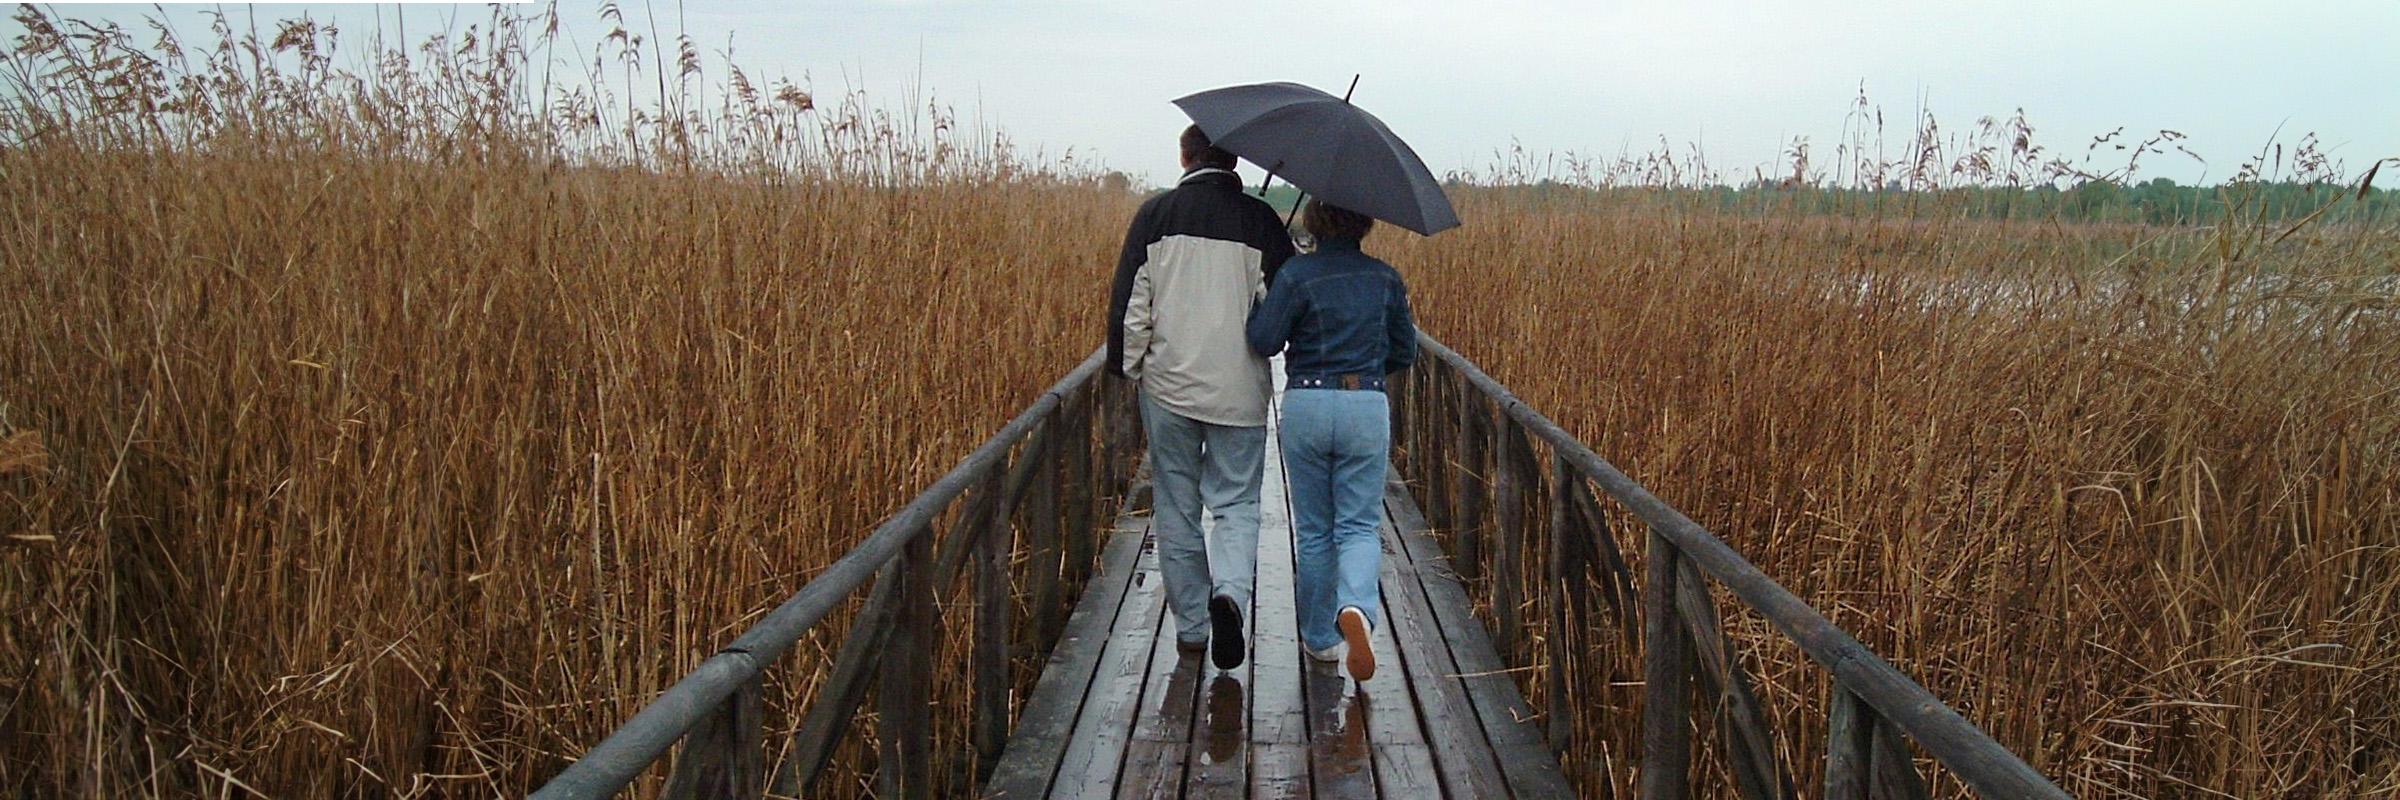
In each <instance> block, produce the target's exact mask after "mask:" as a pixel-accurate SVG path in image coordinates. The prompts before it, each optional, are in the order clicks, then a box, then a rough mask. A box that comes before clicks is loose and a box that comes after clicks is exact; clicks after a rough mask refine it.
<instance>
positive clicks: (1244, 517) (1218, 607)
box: [1108, 125, 1292, 669]
mask: <svg viewBox="0 0 2400 800" xmlns="http://www.w3.org/2000/svg"><path fill="white" fill-rule="evenodd" d="M1182 150H1183V169H1184V173H1183V179H1182V180H1181V181H1179V182H1177V183H1176V185H1175V188H1173V189H1170V190H1168V191H1167V192H1166V193H1165V194H1161V195H1159V196H1157V197H1154V198H1151V199H1150V201H1149V202H1147V203H1143V204H1142V209H1141V211H1140V212H1139V213H1136V214H1135V215H1134V217H1133V225H1132V226H1131V227H1130V228H1129V229H1127V230H1126V232H1125V251H1124V254H1123V255H1122V256H1120V257H1119V258H1118V260H1117V279H1116V286H1115V288H1114V290H1113V291H1112V292H1111V293H1110V296H1109V314H1108V316H1109V329H1108V369H1109V372H1111V373H1113V374H1115V375H1117V376H1118V377H1122V378H1129V379H1132V380H1134V381H1137V382H1139V383H1140V384H1141V392H1140V394H1141V405H1142V429H1143V432H1144V433H1145V434H1147V436H1148V438H1149V440H1150V475H1151V505H1152V506H1153V507H1154V513H1153V514H1152V517H1151V529H1152V530H1153V531H1154V532H1155V533H1156V535H1157V537H1158V561H1159V571H1160V572H1161V573H1163V574H1164V576H1165V578H1166V584H1167V585H1166V589H1167V607H1168V609H1169V610H1171V611H1173V612H1174V614H1175V620H1176V623H1177V624H1176V634H1175V643H1176V645H1177V646H1178V647H1180V648H1182V649H1183V650H1184V651H1185V652H1195V651H1198V650H1200V649H1201V648H1203V647H1206V648H1207V649H1208V650H1209V654H1210V658H1211V660H1213V661H1215V662H1216V665H1217V668H1218V669H1232V668H1234V667H1238V666H1241V664H1242V660H1243V659H1244V658H1246V657H1247V656H1248V654H1249V641H1248V639H1247V638H1246V637H1244V636H1243V635H1242V620H1243V619H1244V618H1245V617H1246V616H1247V613H1246V612H1247V610H1248V609H1249V607H1250V598H1251V588H1252V585H1253V582H1254V581H1253V579H1254V577H1255V573H1256V572H1257V565H1258V482H1259V475H1260V473H1261V472H1262V470H1263V467H1264V451H1265V449H1266V443H1267V428H1266V425H1267V398H1268V396H1269V395H1270V394H1272V393H1273V392H1274V387H1273V385H1272V378H1271V377H1270V376H1269V375H1268V373H1267V362H1266V359H1263V358H1260V357H1258V356H1257V355H1255V354H1253V353H1251V352H1250V347H1249V344H1248V343H1247V342H1246V341H1245V340H1244V338H1243V332H1242V329H1243V325H1244V324H1245V323H1246V322H1247V320H1248V319H1249V316H1250V307H1251V306H1252V305H1254V304H1256V303H1257V302H1258V299H1259V297H1260V296H1261V295H1263V294H1265V292H1266V286H1267V284H1268V283H1269V282H1271V281H1273V280H1274V278H1275V270H1276V269H1278V268H1280V267H1282V266H1283V262H1284V259H1287V258H1290V257H1291V256H1292V239H1291V236H1290V234H1288V233H1287V232H1285V230H1284V227H1283V221H1282V220H1280V219H1277V218H1276V216H1275V211H1274V209H1272V208H1269V207H1268V206H1267V204H1266V202H1265V201H1263V200H1259V199H1258V198H1255V197H1251V196H1249V195H1245V194H1243V193H1242V184H1241V179H1240V178H1238V177H1236V176H1235V175H1234V173H1233V166H1234V160H1233V154H1231V153H1227V152H1225V151H1224V150H1220V149H1217V148H1216V147H1215V146H1213V145H1211V144H1210V143H1209V140H1208V135H1207V134H1205V133H1202V132H1201V131H1200V127H1199V126H1197V125H1195V126H1192V127H1189V128H1185V129H1184V131H1183V139H1182ZM1203 507H1205V508H1206V509H1207V510H1208V512H1209V514H1210V515H1211V516H1212V518H1213V519H1214V521H1215V522H1216V530H1215V535H1214V536H1211V537H1208V541H1206V542H1203V541H1202V536H1201V532H1200V511H1201V509H1202V508H1203ZM1212 567H1213V569H1212Z"/></svg>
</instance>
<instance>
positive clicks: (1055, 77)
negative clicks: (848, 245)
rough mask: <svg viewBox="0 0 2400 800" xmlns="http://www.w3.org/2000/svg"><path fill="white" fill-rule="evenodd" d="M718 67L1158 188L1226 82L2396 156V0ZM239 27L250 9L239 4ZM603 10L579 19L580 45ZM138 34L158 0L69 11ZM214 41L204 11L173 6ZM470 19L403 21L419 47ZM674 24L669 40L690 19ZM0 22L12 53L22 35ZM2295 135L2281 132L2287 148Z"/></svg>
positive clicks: (1593, 20)
mask: <svg viewBox="0 0 2400 800" xmlns="http://www.w3.org/2000/svg"><path fill="white" fill-rule="evenodd" d="M626 6H627V8H626V15H627V17H628V18H629V19H630V21H632V22H634V23H637V24H642V25H644V26H645V27H646V23H647V20H646V15H647V14H648V12H649V11H651V10H655V11H656V13H657V14H658V16H659V17H660V23H659V27H660V29H661V30H662V31H664V32H665V34H666V36H667V37H669V38H672V36H673V31H674V30H676V29H677V28H678V27H681V28H683V29H684V30H687V31H688V32H689V33H690V34H691V35H692V36H693V37H694V38H695V39H696V40H697V41H698V42H700V43H701V45H702V47H703V48H704V49H705V50H707V51H710V52H711V53H714V52H715V51H718V50H721V49H723V48H724V47H725V46H726V44H727V42H728V41H730V42H731V44H732V46H733V48H734V50H735V57H736V60H737V61H739V62H740V63H741V64H742V65H743V66H744V68H745V69H746V70H747V71H749V72H751V73H752V74H759V73H766V74H785V75H791V76H793V77H796V78H797V77H803V76H805V77H806V78H807V79H808V80H809V83H810V84H812V86H813V88H815V89H816V90H817V91H819V92H820V93H831V92H836V91H840V90H842V89H843V88H845V87H857V88H864V89H866V90H867V91H868V92H869V93H871V94H873V95H876V96H878V97H881V98H885V99H887V100H889V101H892V102H897V101H898V100H899V99H900V98H901V97H902V96H903V95H904V94H905V92H906V91H907V90H908V89H910V88H911V87H922V88H923V89H924V90H926V91H929V92H931V93H932V94H933V95H934V96H936V97H938V98H942V99H946V100H948V101H949V102H951V103H952V104H953V105H954V106H955V107H956V108H957V109H958V111H959V112H960V113H961V114H962V115H964V116H968V117H970V118H974V117H980V118H981V119H982V120H984V121H986V122H988V123H990V124H994V125H997V126H999V127H1001V128H1003V129H1005V130H1007V131H1009V132H1010V133H1011V134H1012V135H1013V137H1014V138H1015V139H1016V140H1018V141H1019V142H1020V143H1022V144H1024V145H1027V146H1038V147H1042V148H1044V149H1046V150H1048V151H1050V152H1053V153H1055V152H1058V151H1061V150H1064V149H1066V148H1069V147H1072V148H1074V149H1075V151H1076V152H1077V153H1078V154H1079V155H1083V156H1087V157H1091V158H1094V159H1096V160H1098V161H1101V162H1104V163H1106V164H1107V165H1109V166H1112V167H1115V168H1118V169H1123V170H1125V171H1127V172H1130V173H1133V174H1135V175H1136V176H1139V177H1142V178H1145V179H1147V180H1148V181H1150V182H1164V181H1165V180H1167V179H1169V178H1171V177H1172V173H1173V172H1174V170H1175V164H1174V156H1173V149H1172V148H1173V144H1172V140H1173V137H1174V134H1175V133H1176V131H1178V130H1179V129H1180V128H1181V126H1182V124H1183V117H1182V116H1181V114H1180V113H1179V112H1177V110H1176V109H1175V107H1174V106H1172V105H1171V104H1169V103H1168V100H1170V99H1171V98H1174V97H1176V96H1179V95H1182V94H1185V93H1188V92H1192V91H1197V90H1200V89H1206V88H1211V87H1216V86H1222V85H1226V84H1233V83H1247V82H1254V81H1266V80H1296V81H1300V82H1303V83H1309V84H1313V85H1316V86H1319V87H1321V88H1326V89H1328V90H1330V91H1334V92H1339V91H1340V90H1341V89H1342V87H1343V86H1344V85H1345V84H1347V83H1348V81H1349V79H1350V76H1351V75H1352V74H1354V73H1356V74H1360V75H1363V79H1362V80H1361V82H1360V84H1359V87H1358V94H1357V101H1358V102H1359V103H1360V104H1361V105H1363V106H1364V107H1366V108H1368V109H1370V110H1372V111H1374V112H1376V113H1377V114H1378V115H1379V116H1381V117H1382V118H1383V119H1384V120H1385V121H1386V122H1387V123H1389V124H1390V125H1391V126H1392V128H1393V129H1394V130H1396V131H1398V132H1399V133H1400V134H1401V135H1402V136H1404V137H1406V138H1407V139H1409V140H1410V141H1411V142H1412V143H1413V144H1414V145H1415V146H1416V147H1417V149H1418V151H1419V153H1421V154H1422V155H1423V156H1424V157H1425V160H1426V161H1427V163H1428V164H1429V165H1430V166H1432V167H1433V169H1434V171H1435V172H1437V173H1441V172H1446V171H1449V170H1453V169H1465V170H1472V171H1479V170H1481V169H1482V168H1484V167H1486V166H1488V165H1489V164H1491V163H1493V161H1494V159H1495V153H1496V152H1497V151H1499V150H1502V149H1505V148H1507V147H1509V146H1510V144H1511V143H1512V142H1516V143H1522V144H1523V145H1524V146H1525V147H1526V148H1527V149H1529V150H1532V151H1536V152H1548V151H1565V150H1572V151H1580V152H1585V153H1596V154H1603V155H1609V154H1615V153H1618V152H1620V151H1625V150H1634V151H1642V150H1651V149H1655V148H1656V147H1657V145H1658V143H1659V142H1660V140H1661V138H1662V137H1663V138H1664V140H1665V141H1667V142H1669V143H1672V144H1673V145H1675V146H1676V147H1677V148H1679V149H1680V148H1684V147H1687V146H1690V145H1694V144H1697V145H1699V146H1700V147H1701V148H1702V149H1703V150H1704V151H1705V152H1706V153H1707V154H1708V157H1709V161H1710V163H1711V164H1712V165H1713V166H1715V167H1717V168H1719V169H1721V170H1723V171H1725V172H1727V173H1733V174H1735V175H1737V176H1746V175H1747V174H1748V173H1749V171H1750V168H1751V167H1752V166H1754V165H1759V166H1765V165H1771V164H1772V163H1773V162H1774V161H1775V160H1776V158H1777V155H1778V153H1779V152H1781V150H1782V149H1783V147H1784V145H1785V144H1787V143H1788V142H1789V141H1790V140H1791V139H1792V138H1793V137H1797V136H1807V137H1810V138H1811V139H1812V140H1813V141H1814V142H1815V143H1816V147H1817V148H1818V150H1819V153H1820V155H1819V156H1818V157H1819V159H1820V161H1821V163H1822V161H1824V160H1829V159H1828V158H1827V157H1828V156H1829V155H1830V149H1831V147H1832V145H1833V144H1834V143H1835V142H1836V141H1837V140H1838V139H1839V138H1840V133H1841V129H1842V120H1843V117H1844V115H1845V113H1846V112H1847V111H1848V108H1849V105H1850V102H1851V99H1852V98H1853V97H1854V96H1855V95H1856V93H1857V91H1858V89H1859V86H1860V84H1861V83H1862V82H1863V83H1864V84H1865V88H1866V91H1867V93H1868V94H1869V96H1870V97H1871V98H1872V99H1873V100H1874V101H1875V102H1876V103H1878V104H1880V105H1881V106H1883V108H1884V111H1885V116H1886V119H1887V124H1888V125H1890V126H1892V127H1893V128H1894V129H1896V131H1897V132H1894V133H1891V134H1890V135H1889V138H1891V139H1895V140H1898V141H1900V142H1905V140H1906V138H1907V134H1906V132H1905V126H1906V124H1907V123H1906V120H1908V119H1909V118H1910V117H1911V116H1912V114H1913V113H1914V110H1915V107H1916V105H1917V103H1918V102H1919V101H1920V98H1921V99H1922V102H1924V104H1925V105H1926V108H1927V109H1928V110H1930V111H1931V112H1933V114H1934V115H1935V117H1936V118H1938V119H1939V120H1941V121H1942V123H1943V124H1944V125H1945V126H1946V127H1948V128H1965V127H1967V126H1969V125H1971V124H1972V123H1973V122H1974V120H1975V119H1976V118H1977V117H1981V116H1984V115H1998V116H2006V115H2008V114H2010V113H2012V112H2013V111H2014V110H2016V109H2018V108H2020V107H2021V108H2023V109H2024V110H2025V112H2026V114H2027V115H2028V117H2030V118H2031V120H2032V121H2033V123H2034V125H2035V126H2036V129H2037V139H2038V140H2040V141H2043V142H2046V143H2047V144H2048V145H2049V146H2050V147H2051V148H2052V149H2053V150H2066V151H2073V152H2077V153H2080V152H2081V151H2082V149H2083V145H2084V143H2085V142H2086V141H2088V139H2089V138H2090V137H2092V136H2094V135H2097V134H2100V133H2105V132H2107V131H2109V130H2110V129H2113V128H2117V127H2119V126H2123V127H2125V128H2127V129H2128V131H2129V132H2135V133H2140V132H2147V131H2154V130H2158V129H2162V128H2163V129H2174V130H2177V131H2181V132H2183V133H2185V134H2188V135H2189V136H2190V137H2191V138H2190V142H2189V145H2190V147H2191V148H2192V149H2193V150H2195V151H2197V152H2198V153H2199V154H2201V155H2202V156H2203V157H2205V158H2206V159H2207V161H2208V163H2207V164H2206V165H2202V164H2199V163H2195V162H2192V161H2190V160H2189V159H2182V158H2173V159H2170V158H2157V159H2155V160H2154V161H2153V162H2152V163H2151V164H2150V165H2149V166H2148V167H2147V168H2146V169H2145V171H2144V172H2145V176H2162V175H2163V176H2166V177H2171V178H2175V179H2178V180H2183V181H2191V180H2194V179H2200V178H2203V177H2205V178H2206V179H2208V180H2210V181H2212V182H2213V181H2214V180H2217V179H2221V178H2223V177H2226V176H2228V175H2230V174H2231V172H2232V171H2233V169H2234V168H2235V166H2236V165H2237V164H2238V163H2239V162H2240V161H2241V160H2243V159H2244V158H2246V157H2247V156H2249V155H2250V154H2252V153H2255V152H2257V151H2258V150H2259V149H2260V148H2261V147H2262V146H2263V145H2266V144H2267V143H2269V142H2270V141H2275V140H2279V141H2284V142H2287V143H2290V142H2295V141H2297V140H2298V138H2299V136H2300V134H2302V133H2306V132H2312V131H2313V132H2315V133H2317V134H2318V136H2319V137H2320V139H2321V140H2322V141H2323V143H2324V144H2325V146H2326V147H2327V148H2328V149H2330V151H2331V152H2332V154H2333V155H2334V156H2335V157H2337V158H2340V159H2343V160H2345V161H2346V162H2348V163H2349V164H2350V171H2351V172H2353V173H2356V172H2358V171H2361V170H2363V169H2364V168H2365V166H2366V165H2367V164H2368V163H2370V162H2372V161H2374V160H2376V159H2378V158H2383V157H2391V156H2400V88H2395V87H2400V46H2395V45H2400V0H2322V1H2321V2H2309V1H2304V2H2280V3H2279V2H2256V1H2253V2H2238V3H2236V2H2216V0H2180V1H2159V0H2127V1H2126V2H2105V1H2102V2H2095V1H2094V0H2080V1H2079V2H2058V1H2056V0H2018V1H2016V2H1992V1H1989V0H1959V1H1958V2H1938V3H1937V2H1923V1H1922V0H1915V1H1912V2H1902V1H1900V0H1866V1H1864V2H1827V1H1824V0H1793V1H1792V2H1728V1H1726V0H1628V1H1625V2H1582V3H1576V2H1557V3H1549V2H1529V3H1516V4H1497V3H1464V2H1423V1H1420V0H1386V1H1385V2H1332V3H1300V2H1280V3H1278V2H1250V1H1249V0H1215V1H1214V2H1207V3H1174V4H1166V3H1132V2H1085V1H1083V0H1045V1H1041V2H981V3H970V2H945V1H943V0H915V1H901V2H888V1H887V2H855V3H828V2H775V3H724V2H706V1H705V0H689V1H688V2H685V3H683V4H681V5H680V6H678V5H676V4H674V3H671V2H664V3H662V2H660V1H659V0H652V2H650V3H647V4H645V3H644V2H641V0H629V2H627V3H626ZM227 8H228V10H230V11H233V12H234V13H235V14H237V15H241V14H245V13H247V12H245V11H244V10H243V8H244V7H239V6H227ZM597 8H598V6H597V4H594V5H593V6H591V7H590V9H589V10H586V9H584V8H583V7H581V6H580V5H578V4H562V11H561V16H562V17H564V18H565V21H566V23H567V25H568V28H569V32H570V34H571V35H573V36H574V38H575V39H576V40H577V41H580V42H582V43H583V45H584V46H585V47H587V48H588V47H590V46H591V45H592V44H593V43H595V42H597V40H598V39H599V38H600V34H601V32H602V30H603V28H602V24H601V22H600V19H599V14H598V12H597ZM57 11H58V12H59V13H61V14H64V15H67V16H84V17H106V18H110V19H117V20H123V21H127V22H132V21H135V20H138V19H139V18H140V17H142V16H144V15H149V14H154V13H156V12H154V11H152V10H151V9H150V7H148V6H110V5H92V6H72V7H69V6H60V7H58V8H57ZM302 12H306V13H308V14H310V15H312V16H315V17H317V18H319V19H330V20H333V21H336V22H337V23H339V24H340V25H341V26H342V27H343V28H344V29H345V31H346V34H345V35H346V37H356V36H359V35H360V34H361V32H364V31H371V30H373V29H374V28H375V27H376V25H377V23H378V22H380V23H381V24H382V25H383V27H384V29H385V30H386V31H391V30H394V29H395V28H397V27H398V23H397V22H395V18H396V17H399V16H401V15H402V14H401V12H399V11H397V10H395V9H394V8H393V7H390V6H384V7H371V6H329V5H302V6H293V5H271V6H259V7H257V8H256V10H255V13H256V15H257V16H258V17H259V18H260V19H261V20H269V19H273V18H278V17H290V16H297V15H299V14H300V13H302ZM166 13H167V15H168V16H169V17H170V18H172V19H174V20H175V22H176V24H177V25H178V26H179V27H182V28H185V29H186V30H189V31H193V32H197V31H200V30H202V29H203V28H202V23H201V22H200V21H199V16H198V14H199V11H198V7H194V6H174V5H170V6H167V7H166ZM486 13H487V12H486V11H485V10H484V9H483V8H482V7H479V6H463V7H456V8H452V7H446V6H439V5H411V6H408V7H407V8H406V10H405V18H406V28H407V33H408V34H409V36H410V37H412V38H416V37H421V36H422V35H424V34H427V33H431V32H433V31H434V30H436V29H437V28H438V27H439V26H441V25H443V24H445V22H446V21H447V20H455V21H454V22H451V23H450V24H454V25H456V26H459V27H463V26H465V25H467V24H469V23H471V22H474V21H477V20H480V19H482V18H483V17H484V16H485V15H486ZM679 16H680V19H681V22H680V25H679V24H678V21H677V20H678V17H679ZM17 32H18V31H17V27H16V26H15V25H14V24H13V23H8V22H0V36H9V37H13V36H14V35H15V34H16V33H17ZM2278 129H2280V130H2281V132H2282V133H2281V134H2280V138H2279V139H2278V138H2277V131H2278Z"/></svg>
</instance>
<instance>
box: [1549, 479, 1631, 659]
mask: <svg viewBox="0 0 2400 800" xmlns="http://www.w3.org/2000/svg"><path fill="white" fill-rule="evenodd" d="M1552 455H1553V456H1554V457H1558V458H1559V460H1560V463H1561V465H1562V466H1561V467H1560V468H1559V469H1560V472H1561V474H1564V473H1566V472H1568V471H1573V472H1574V475H1575V478H1574V479H1573V480H1572V481H1570V484H1571V487H1570V491H1569V492H1568V494H1569V495H1570V496H1571V497H1572V499H1573V500H1574V503H1575V510H1576V516H1578V517H1580V522H1581V524H1582V526H1583V529H1584V530H1586V531H1588V535H1585V536H1578V537H1576V539H1575V540H1573V541H1570V542H1569V543H1570V544H1580V545H1581V546H1579V547H1576V548H1575V549H1576V551H1577V552H1578V554H1579V555H1578V556H1577V558H1576V560H1577V561H1579V562H1581V563H1582V564H1584V566H1585V567H1586V569H1587V570H1588V571H1589V572H1591V573H1592V576H1591V577H1592V580H1593V581H1596V582H1597V583H1598V584H1599V586H1600V598H1601V600H1602V601H1604V602H1606V603H1608V608H1609V613H1610V615H1611V616H1612V617H1614V618H1615V620H1616V623H1617V624H1616V628H1617V632H1618V636H1619V638H1620V640H1621V641H1623V642H1625V644H1626V645H1627V646H1629V647H1630V646H1631V645H1633V644H1634V642H1635V641H1636V637H1637V636H1638V634H1640V632H1641V631H1640V629H1639V628H1638V627H1637V624H1638V623H1637V621H1636V620H1635V619H1634V614H1633V604H1634V602H1635V598H1634V596H1633V569H1632V568H1631V567H1630V566H1628V565H1627V563H1626V561H1625V551H1624V550H1623V549H1622V548H1620V547H1618V546H1617V535H1616V532H1615V531H1613V530H1611V529H1610V528H1609V524H1608V514H1606V513H1605V512H1603V511H1601V509H1600V501H1599V500H1598V499H1597V498H1594V497H1593V496H1592V491H1591V487H1590V486H1589V485H1587V484H1586V483H1585V482H1584V476H1583V473H1582V471H1581V470H1579V469H1576V468H1575V467H1574V466H1573V465H1571V464H1568V463H1566V460H1565V458H1564V457H1563V456H1560V455H1559V454H1558V452H1557V451H1555V450H1554V451H1552ZM1575 585H1576V586H1577V587H1579V588H1586V589H1587V591H1588V587H1589V586H1590V583H1589V582H1586V581H1583V580H1577V581H1576V582H1575Z"/></svg>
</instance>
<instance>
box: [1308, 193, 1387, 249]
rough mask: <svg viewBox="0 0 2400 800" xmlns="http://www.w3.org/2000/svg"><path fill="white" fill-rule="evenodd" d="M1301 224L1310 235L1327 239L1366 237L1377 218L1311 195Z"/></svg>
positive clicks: (1319, 238) (1320, 239)
mask: <svg viewBox="0 0 2400 800" xmlns="http://www.w3.org/2000/svg"><path fill="white" fill-rule="evenodd" d="M1300 225H1301V227H1304V228H1307V229H1308V235H1310V236H1314V237H1317V239H1318V240H1319V241H1323V240H1325V239H1364V238H1367V232H1368V231H1371V230H1374V229H1375V219H1374V218H1373V217H1369V216H1367V215H1365V214H1361V213H1358V212H1356V211H1352V210H1350V209H1347V208H1343V207H1341V206H1337V205H1334V204H1332V203H1328V202H1325V201H1323V200H1319V199H1316V198H1314V197H1311V198H1309V199H1308V208H1307V209H1306V210H1304V211H1302V212H1300Z"/></svg>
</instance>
